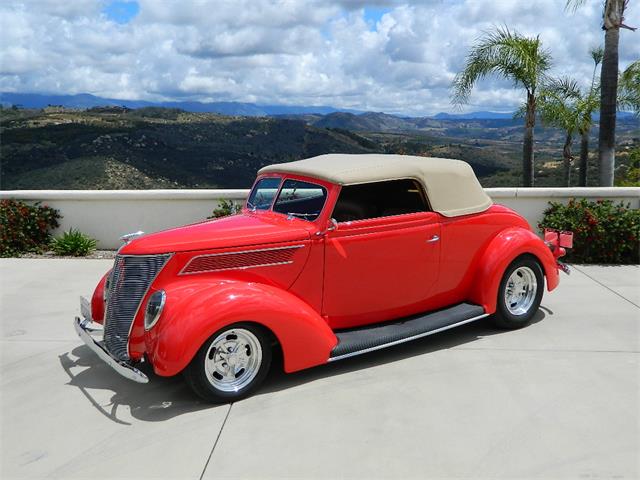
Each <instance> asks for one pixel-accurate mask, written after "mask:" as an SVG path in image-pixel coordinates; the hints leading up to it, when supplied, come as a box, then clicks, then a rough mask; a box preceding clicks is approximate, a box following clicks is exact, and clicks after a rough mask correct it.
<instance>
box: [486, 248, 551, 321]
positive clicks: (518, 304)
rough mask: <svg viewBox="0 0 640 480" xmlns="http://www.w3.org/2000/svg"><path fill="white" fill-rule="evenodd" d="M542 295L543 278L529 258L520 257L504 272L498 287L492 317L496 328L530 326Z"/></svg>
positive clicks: (538, 264)
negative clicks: (495, 305)
mask: <svg viewBox="0 0 640 480" xmlns="http://www.w3.org/2000/svg"><path fill="white" fill-rule="evenodd" d="M543 293H544V275H543V273H542V267H541V266H540V263H538V261H537V260H536V259H535V258H533V257H529V256H526V257H520V258H517V259H516V260H514V261H513V263H511V265H509V267H508V268H507V269H506V271H505V272H504V275H503V277H502V280H501V281H500V287H499V288H498V304H497V309H496V313H495V314H494V315H493V316H492V321H493V323H494V324H495V325H496V326H498V327H500V328H508V329H515V328H522V327H525V326H527V325H529V324H530V323H531V320H532V319H533V316H534V315H535V314H536V312H537V311H538V308H539V307H540V302H541V301H542V294H543Z"/></svg>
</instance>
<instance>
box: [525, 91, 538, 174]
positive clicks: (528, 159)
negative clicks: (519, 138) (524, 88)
mask: <svg viewBox="0 0 640 480" xmlns="http://www.w3.org/2000/svg"><path fill="white" fill-rule="evenodd" d="M535 125H536V99H535V96H534V95H533V93H530V92H527V114H526V116H525V125H524V140H523V142H522V184H523V185H524V186H525V187H533V128H534V127H535Z"/></svg>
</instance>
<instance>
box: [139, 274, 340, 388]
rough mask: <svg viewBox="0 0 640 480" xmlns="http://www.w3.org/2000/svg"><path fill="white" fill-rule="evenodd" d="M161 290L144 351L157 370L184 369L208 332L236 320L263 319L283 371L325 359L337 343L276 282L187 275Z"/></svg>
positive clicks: (318, 320) (312, 314) (166, 372)
mask: <svg viewBox="0 0 640 480" xmlns="http://www.w3.org/2000/svg"><path fill="white" fill-rule="evenodd" d="M165 292H166V295H167V297H166V304H165V307H164V310H163V312H162V316H161V318H160V320H159V321H158V323H157V324H156V325H155V326H154V327H153V328H152V329H151V330H150V331H148V332H146V333H145V345H146V352H147V356H148V358H149V360H150V361H151V363H152V364H153V367H154V370H155V372H156V373H157V374H158V375H162V376H171V375H175V374H177V373H179V372H180V371H182V370H183V369H184V368H185V367H186V366H187V365H188V364H189V362H191V360H192V359H193V357H194V356H195V355H196V353H197V352H198V350H199V349H200V347H201V346H202V345H203V344H204V342H205V341H206V340H207V339H208V338H209V337H210V336H211V335H213V334H214V333H215V332H216V331H218V330H220V329H221V328H222V327H225V326H227V325H231V324H234V323H237V322H252V323H256V324H259V325H262V326H264V327H265V328H267V329H268V330H270V331H271V332H272V333H273V334H274V335H275V337H276V339H277V340H278V342H279V343H280V345H281V347H282V352H283V356H284V369H285V371H286V372H294V371H297V370H302V369H304V368H309V367H312V366H315V365H319V364H323V363H326V362H327V360H328V359H329V354H330V352H331V350H332V349H333V347H334V346H335V345H336V343H337V339H336V336H335V335H334V333H333V331H332V330H331V329H330V328H329V326H328V325H327V323H326V321H325V320H324V319H323V318H322V317H321V316H320V315H319V314H318V313H317V312H316V311H315V310H313V309H312V308H311V307H310V306H309V305H307V304H306V303H305V302H303V301H302V300H300V299H299V298H298V297H296V296H294V295H292V294H291V293H289V292H287V291H285V290H282V289H279V288H277V287H273V286H270V285H265V284H261V283H249V282H242V281H235V280H215V281H210V282H202V281H194V280H191V279H187V280H182V281H178V282H175V283H172V284H170V285H166V286H165Z"/></svg>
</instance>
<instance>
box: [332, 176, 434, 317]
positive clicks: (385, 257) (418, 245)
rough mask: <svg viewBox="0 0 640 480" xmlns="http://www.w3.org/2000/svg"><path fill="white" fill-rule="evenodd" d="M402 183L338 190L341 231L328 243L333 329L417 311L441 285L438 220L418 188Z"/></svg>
mask: <svg viewBox="0 0 640 480" xmlns="http://www.w3.org/2000/svg"><path fill="white" fill-rule="evenodd" d="M404 182H405V183H404V184H402V183H398V184H396V185H394V186H391V185H389V184H388V182H385V185H377V186H375V187H374V188H369V187H366V186H365V187H364V188H363V186H358V188H359V189H360V191H363V192H364V191H366V190H367V189H369V191H367V192H365V193H366V194H364V195H359V194H357V192H356V194H354V193H353V190H352V191H351V194H347V195H344V193H345V191H344V190H345V189H344V187H343V191H341V192H340V197H339V198H338V202H337V204H336V209H334V217H337V218H336V220H338V223H337V228H336V229H335V230H333V231H331V232H329V233H328V234H327V236H326V239H325V272H324V291H323V314H324V315H325V316H326V318H327V320H328V321H329V324H330V325H331V327H332V328H347V327H352V326H357V325H364V324H367V323H373V322H379V321H384V320H387V319H391V318H396V317H400V316H405V315H410V314H413V313H417V312H420V311H422V305H423V304H425V302H426V301H427V299H428V297H429V292H430V291H431V289H432V288H433V286H434V284H435V282H436V281H437V279H438V274H439V263H440V221H439V215H438V214H437V213H435V212H430V211H428V206H427V202H426V198H425V197H424V193H423V191H422V187H421V186H419V184H418V183H417V182H415V181H413V180H407V181H404ZM356 190H357V189H356ZM418 199H419V201H418ZM352 218H353V219H352ZM340 220H342V221H340Z"/></svg>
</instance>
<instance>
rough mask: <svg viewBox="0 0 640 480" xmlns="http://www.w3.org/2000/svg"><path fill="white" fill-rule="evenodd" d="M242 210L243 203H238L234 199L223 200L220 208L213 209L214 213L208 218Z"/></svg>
mask: <svg viewBox="0 0 640 480" xmlns="http://www.w3.org/2000/svg"><path fill="white" fill-rule="evenodd" d="M240 210H242V205H238V204H237V203H235V202H234V201H233V200H225V199H223V200H221V201H220V204H219V205H218V208H216V209H215V210H214V211H213V214H212V215H211V216H210V217H207V218H221V217H228V216H229V215H235V214H236V213H238V212H239V211H240Z"/></svg>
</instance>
